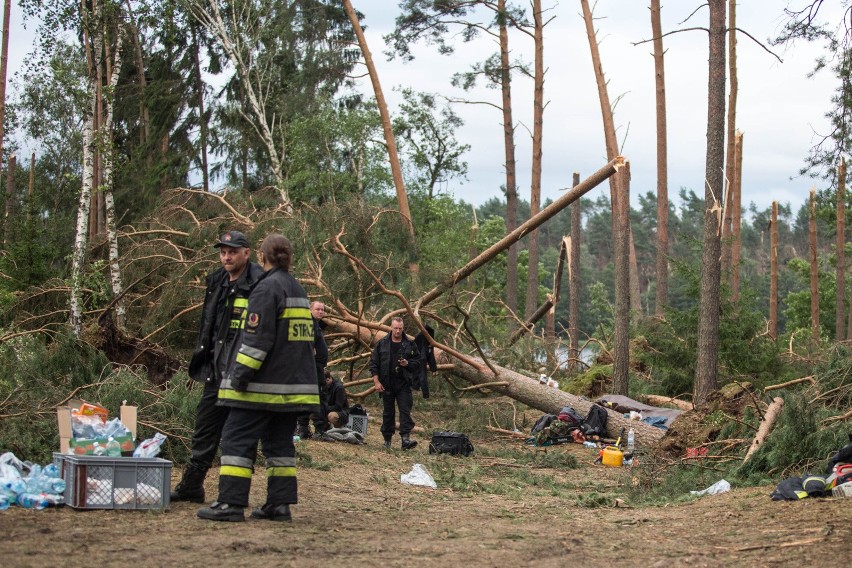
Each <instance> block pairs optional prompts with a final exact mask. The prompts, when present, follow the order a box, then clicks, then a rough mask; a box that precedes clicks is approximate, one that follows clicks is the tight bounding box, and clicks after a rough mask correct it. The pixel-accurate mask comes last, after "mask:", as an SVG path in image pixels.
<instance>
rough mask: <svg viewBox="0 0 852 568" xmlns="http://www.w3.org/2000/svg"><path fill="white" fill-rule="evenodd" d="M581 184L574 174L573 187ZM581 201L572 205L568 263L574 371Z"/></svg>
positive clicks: (577, 347)
mask: <svg viewBox="0 0 852 568" xmlns="http://www.w3.org/2000/svg"><path fill="white" fill-rule="evenodd" d="M579 183H580V172H574V180H573V187H577V185H578V184H579ZM580 223H581V220H580V200H579V199H578V200H577V201H575V202H574V203H573V204H572V205H571V255H570V259H569V262H568V336H569V338H570V339H569V345H570V349H571V365H570V368H572V369H579V368H580V366H579V363H578V361H579V359H580V231H581V227H580Z"/></svg>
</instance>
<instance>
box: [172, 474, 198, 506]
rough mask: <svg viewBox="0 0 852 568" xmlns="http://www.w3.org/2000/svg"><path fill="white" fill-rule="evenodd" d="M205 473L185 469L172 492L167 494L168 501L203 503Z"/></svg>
mask: <svg viewBox="0 0 852 568" xmlns="http://www.w3.org/2000/svg"><path fill="white" fill-rule="evenodd" d="M206 475H207V472H206V471H201V470H198V469H195V468H190V467H188V468H186V469H185V470H184V472H183V478H181V480H180V483H178V484H177V485H176V486H175V488H174V491H172V492H171V493H170V494H169V500H170V501H171V502H172V503H175V502H178V501H187V502H189V503H204V477H205V476H206Z"/></svg>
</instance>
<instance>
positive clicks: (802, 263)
mask: <svg viewBox="0 0 852 568" xmlns="http://www.w3.org/2000/svg"><path fill="white" fill-rule="evenodd" d="M788 267H789V268H790V269H791V270H792V271H793V273H794V274H795V275H796V276H797V277H798V278H799V282H800V285H801V286H803V287H805V289H803V290H800V291H796V292H790V293H789V294H787V298H786V299H785V301H784V303H785V304H786V305H787V307H786V309H785V310H784V314H785V315H786V316H787V322H788V323H787V330H788V332H790V333H792V332H794V331H795V330H798V329H807V330H809V329H811V290H810V278H811V276H810V274H811V268H810V263H809V262H808V261H807V260H805V259H803V258H794V259H792V260H790V262H789V263H788ZM817 286H818V289H819V327H820V335H821V336H822V337H826V338H827V337H834V335H835V323H836V321H835V317H834V314H835V310H836V298H837V274H836V271H834V270H819V272H818V274H817Z"/></svg>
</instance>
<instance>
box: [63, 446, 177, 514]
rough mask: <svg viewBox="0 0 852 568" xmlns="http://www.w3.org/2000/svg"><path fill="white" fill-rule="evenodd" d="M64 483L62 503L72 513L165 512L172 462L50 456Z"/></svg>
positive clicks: (154, 459) (155, 459)
mask: <svg viewBox="0 0 852 568" xmlns="http://www.w3.org/2000/svg"><path fill="white" fill-rule="evenodd" d="M53 461H54V463H55V464H57V465H59V464H61V469H60V470H61V472H62V478H63V479H64V480H65V484H66V485H65V503H66V505H68V506H70V507H74V508H75V509H131V510H134V509H168V508H169V487H170V483H171V473H172V462H170V461H168V460H164V459H160V458H119V457H104V456H77V455H64V454H60V453H54V454H53Z"/></svg>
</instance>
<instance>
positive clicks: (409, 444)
mask: <svg viewBox="0 0 852 568" xmlns="http://www.w3.org/2000/svg"><path fill="white" fill-rule="evenodd" d="M416 447H417V440H410V439H409V438H408V436H403V437H402V449H403V450H410V449H412V448H416Z"/></svg>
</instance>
